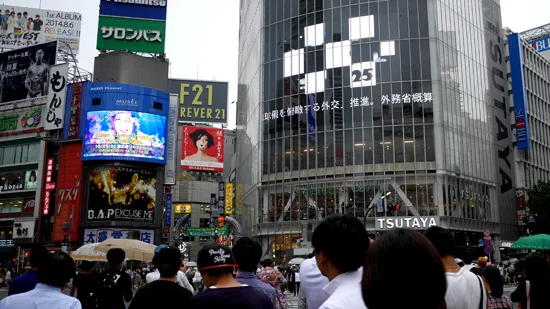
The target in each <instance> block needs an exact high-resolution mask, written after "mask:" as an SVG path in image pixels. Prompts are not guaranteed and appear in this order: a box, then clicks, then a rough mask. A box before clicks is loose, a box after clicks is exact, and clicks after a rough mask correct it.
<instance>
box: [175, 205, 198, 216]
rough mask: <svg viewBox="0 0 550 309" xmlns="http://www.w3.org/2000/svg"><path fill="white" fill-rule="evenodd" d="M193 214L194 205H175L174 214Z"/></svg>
mask: <svg viewBox="0 0 550 309" xmlns="http://www.w3.org/2000/svg"><path fill="white" fill-rule="evenodd" d="M192 212H193V205H191V204H183V203H174V213H176V214H190V213H192Z"/></svg>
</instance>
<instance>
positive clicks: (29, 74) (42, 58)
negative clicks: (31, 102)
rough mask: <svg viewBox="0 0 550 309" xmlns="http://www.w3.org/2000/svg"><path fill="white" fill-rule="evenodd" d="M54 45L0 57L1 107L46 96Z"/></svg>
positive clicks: (55, 46)
mask: <svg viewBox="0 0 550 309" xmlns="http://www.w3.org/2000/svg"><path fill="white" fill-rule="evenodd" d="M56 57H57V42H48V43H44V44H39V45H33V46H30V47H25V48H20V49H15V50H10V51H7V52H4V53H1V54H0V71H1V72H2V73H3V76H2V77H3V78H2V82H1V86H2V96H1V98H0V103H7V102H11V101H18V100H25V99H32V98H39V97H43V96H47V95H48V79H49V76H50V69H51V66H53V65H55V61H56Z"/></svg>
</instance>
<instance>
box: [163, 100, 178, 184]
mask: <svg viewBox="0 0 550 309" xmlns="http://www.w3.org/2000/svg"><path fill="white" fill-rule="evenodd" d="M167 126H168V129H167V134H166V165H165V166H164V184H167V185H175V184H176V144H177V142H178V96H177V95H170V108H169V110H168V123H167Z"/></svg>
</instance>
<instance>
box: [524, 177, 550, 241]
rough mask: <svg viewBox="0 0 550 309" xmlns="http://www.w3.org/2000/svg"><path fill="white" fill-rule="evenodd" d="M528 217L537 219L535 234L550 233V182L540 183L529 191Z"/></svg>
mask: <svg viewBox="0 0 550 309" xmlns="http://www.w3.org/2000/svg"><path fill="white" fill-rule="evenodd" d="M527 198H528V199H527V204H526V206H527V210H528V211H529V213H528V216H533V217H534V218H535V227H534V228H535V232H538V233H549V232H550V181H539V182H538V183H537V184H536V185H534V186H533V187H532V188H531V189H528V190H527Z"/></svg>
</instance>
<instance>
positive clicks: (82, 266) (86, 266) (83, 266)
mask: <svg viewBox="0 0 550 309" xmlns="http://www.w3.org/2000/svg"><path fill="white" fill-rule="evenodd" d="M94 266H95V264H94V262H90V261H82V262H81V263H80V269H82V270H83V271H90V270H92V268H94Z"/></svg>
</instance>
